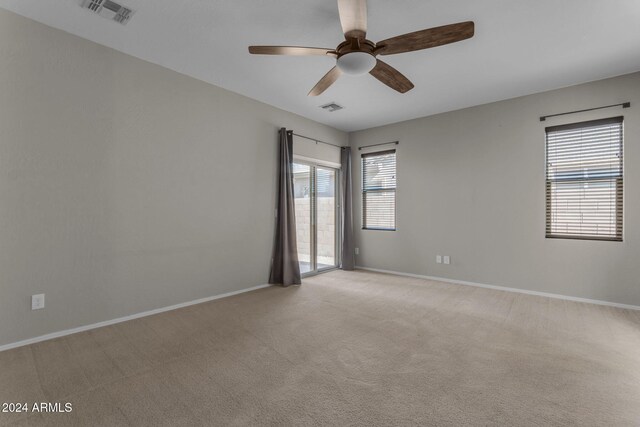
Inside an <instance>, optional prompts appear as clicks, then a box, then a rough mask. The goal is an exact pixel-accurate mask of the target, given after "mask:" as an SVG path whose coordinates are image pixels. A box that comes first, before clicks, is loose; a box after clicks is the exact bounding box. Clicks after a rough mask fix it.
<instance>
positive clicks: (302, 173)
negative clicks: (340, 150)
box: [293, 162, 339, 275]
mask: <svg viewBox="0 0 640 427" xmlns="http://www.w3.org/2000/svg"><path fill="white" fill-rule="evenodd" d="M293 175H294V184H293V186H294V194H295V199H296V200H295V204H296V235H297V243H298V260H299V262H300V273H302V274H303V275H304V274H312V273H316V272H319V271H322V270H326V269H330V268H335V267H337V266H338V259H339V255H338V239H337V235H338V229H339V228H338V218H339V216H338V191H337V189H338V187H337V185H338V170H337V169H333V168H330V167H326V166H320V165H315V164H311V163H302V162H296V163H294V164H293Z"/></svg>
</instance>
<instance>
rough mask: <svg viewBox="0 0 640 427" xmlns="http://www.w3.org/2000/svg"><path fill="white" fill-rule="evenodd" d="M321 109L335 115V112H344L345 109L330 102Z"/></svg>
mask: <svg viewBox="0 0 640 427" xmlns="http://www.w3.org/2000/svg"><path fill="white" fill-rule="evenodd" d="M320 108H322V109H323V110H326V111H328V112H330V113H333V112H334V111H338V110H342V109H343V108H344V107H343V106H342V105H338V104H336V103H335V102H330V103H328V104H325V105H321V106H320Z"/></svg>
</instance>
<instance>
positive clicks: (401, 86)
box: [369, 59, 413, 93]
mask: <svg viewBox="0 0 640 427" xmlns="http://www.w3.org/2000/svg"><path fill="white" fill-rule="evenodd" d="M377 61H378V62H377V63H376V66H375V67H373V70H371V71H369V74H371V75H372V76H373V77H375V78H376V79H378V80H380V81H381V82H382V83H384V84H386V85H387V86H389V87H390V88H391V89H394V90H397V91H398V92H400V93H405V92H408V91H410V90H411V89H413V83H411V81H410V80H409V79H408V78H406V77H405V76H404V75H402V73H401V72H400V71H398V70H396V69H395V68H393V67H392V66H391V65H389V64H387V63H386V62H382V61H380V60H379V59H378V60H377Z"/></svg>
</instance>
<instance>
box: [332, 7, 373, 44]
mask: <svg viewBox="0 0 640 427" xmlns="http://www.w3.org/2000/svg"><path fill="white" fill-rule="evenodd" d="M338 12H339V13H340V24H342V32H343V33H344V37H345V38H346V39H350V38H356V39H364V38H365V36H366V35H367V0H338Z"/></svg>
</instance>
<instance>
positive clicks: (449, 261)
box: [443, 255, 451, 265]
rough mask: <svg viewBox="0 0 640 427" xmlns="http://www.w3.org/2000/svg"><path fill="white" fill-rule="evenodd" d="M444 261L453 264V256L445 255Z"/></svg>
mask: <svg viewBox="0 0 640 427" xmlns="http://www.w3.org/2000/svg"><path fill="white" fill-rule="evenodd" d="M443 258H444V263H445V264H447V265H449V264H451V258H450V257H449V255H445V256H444V257H443Z"/></svg>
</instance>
